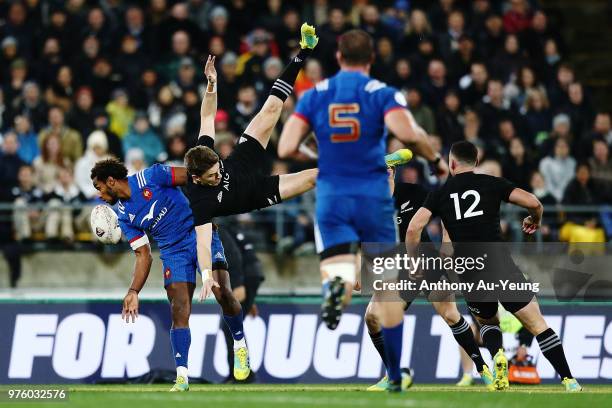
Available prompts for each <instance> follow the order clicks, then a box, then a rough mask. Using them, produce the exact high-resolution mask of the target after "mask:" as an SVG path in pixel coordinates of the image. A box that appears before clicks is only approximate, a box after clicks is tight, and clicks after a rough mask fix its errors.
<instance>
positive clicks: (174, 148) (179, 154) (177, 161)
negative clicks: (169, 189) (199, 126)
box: [166, 111, 219, 166]
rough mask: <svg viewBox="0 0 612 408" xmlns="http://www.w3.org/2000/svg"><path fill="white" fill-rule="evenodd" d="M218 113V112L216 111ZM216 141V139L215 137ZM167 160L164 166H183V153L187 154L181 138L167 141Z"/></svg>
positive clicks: (177, 137) (185, 144)
mask: <svg viewBox="0 0 612 408" xmlns="http://www.w3.org/2000/svg"><path fill="white" fill-rule="evenodd" d="M217 112H219V111H217ZM215 139H216V137H215ZM167 150H168V158H167V159H166V164H169V165H173V166H183V165H184V164H183V163H184V161H183V159H184V158H185V153H187V143H185V138H184V137H181V136H174V137H172V138H170V139H169V140H168V149H167Z"/></svg>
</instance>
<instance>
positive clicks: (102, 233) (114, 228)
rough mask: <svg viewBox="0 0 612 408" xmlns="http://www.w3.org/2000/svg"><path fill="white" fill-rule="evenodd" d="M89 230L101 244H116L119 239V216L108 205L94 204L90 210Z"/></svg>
mask: <svg viewBox="0 0 612 408" xmlns="http://www.w3.org/2000/svg"><path fill="white" fill-rule="evenodd" d="M90 222H91V231H92V232H93V233H94V234H95V235H96V237H98V241H100V242H102V243H103V244H116V243H117V242H119V240H120V239H121V228H120V227H119V217H117V214H115V212H114V211H113V209H112V208H110V207H109V206H108V205H103V204H100V205H96V206H95V207H94V209H93V211H92V212H91V219H90Z"/></svg>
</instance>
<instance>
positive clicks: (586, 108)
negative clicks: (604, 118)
mask: <svg viewBox="0 0 612 408" xmlns="http://www.w3.org/2000/svg"><path fill="white" fill-rule="evenodd" d="M568 96H569V101H568V103H567V105H565V107H563V110H564V111H565V112H566V113H567V114H568V116H569V117H570V121H571V123H572V127H571V129H572V134H573V135H574V136H576V138H578V139H580V138H581V137H582V136H583V135H584V134H585V133H586V132H588V130H589V128H590V127H591V123H593V118H594V117H595V112H594V111H593V107H592V106H591V103H590V102H589V100H588V98H587V97H586V96H585V95H584V87H583V86H582V84H581V83H580V82H574V83H573V84H570V86H569V88H568Z"/></svg>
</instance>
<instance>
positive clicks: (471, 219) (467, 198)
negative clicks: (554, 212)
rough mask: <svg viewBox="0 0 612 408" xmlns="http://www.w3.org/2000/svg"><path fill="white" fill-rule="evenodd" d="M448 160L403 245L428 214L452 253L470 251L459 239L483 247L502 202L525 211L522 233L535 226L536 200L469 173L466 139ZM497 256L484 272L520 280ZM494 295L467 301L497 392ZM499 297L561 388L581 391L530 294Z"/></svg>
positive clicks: (411, 242) (494, 237) (500, 362)
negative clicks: (446, 174) (444, 175)
mask: <svg viewBox="0 0 612 408" xmlns="http://www.w3.org/2000/svg"><path fill="white" fill-rule="evenodd" d="M448 160H449V168H450V171H451V174H452V176H453V177H451V178H450V179H449V180H448V181H447V182H446V183H445V184H444V185H443V186H442V187H441V188H440V189H438V190H436V191H432V192H431V193H429V195H428V196H427V198H426V199H425V202H424V203H423V206H422V207H421V208H420V209H419V210H418V211H417V213H416V214H415V215H414V217H412V220H411V221H410V225H409V226H408V231H407V233H406V242H407V245H408V246H410V247H412V248H414V247H416V245H418V244H419V242H420V240H421V232H422V231H423V228H425V226H426V225H427V223H428V222H429V220H430V219H431V218H432V217H434V216H439V217H440V218H441V220H442V222H443V223H444V226H445V228H446V230H447V232H448V234H449V236H450V240H451V241H452V242H453V245H454V246H455V252H456V253H457V252H459V254H460V255H463V254H466V253H467V254H471V253H472V252H473V251H474V249H473V248H472V247H470V246H469V245H466V244H464V243H480V244H479V245H484V244H483V243H488V242H501V232H500V225H499V208H500V204H501V203H502V202H509V203H512V204H515V205H518V206H519V207H522V208H524V209H526V210H527V211H528V212H529V216H527V217H526V218H525V219H524V220H523V231H524V232H525V233H526V234H533V233H534V232H535V231H537V230H538V228H539V227H540V222H541V220H542V213H543V212H544V210H543V207H542V203H540V201H539V200H538V199H537V198H536V197H535V196H534V195H533V194H531V193H528V192H527V191H525V190H522V189H520V188H517V187H515V186H514V185H513V184H512V183H510V182H509V181H507V180H505V179H503V178H501V177H493V176H488V175H484V174H475V173H474V168H475V167H476V166H477V164H478V152H477V150H476V147H475V146H474V145H473V144H471V143H469V142H466V141H461V142H457V143H455V144H453V145H452V147H451V150H450V154H449V159H448ZM487 248H491V247H490V246H489V247H487ZM493 250H495V249H494V248H493ZM470 251H472V252H470ZM499 254H500V255H501V257H500V258H498V259H497V263H496V264H495V265H494V269H489V271H488V272H494V271H495V270H501V271H502V272H503V273H504V278H506V279H509V280H511V281H512V282H514V283H517V284H522V283H525V282H526V279H525V277H524V276H523V274H522V273H521V271H520V270H519V269H518V267H517V266H516V265H515V264H514V261H513V260H512V258H511V257H510V255H509V254H507V253H506V252H505V251H503V249H502V251H500V253H499ZM476 275H478V274H477V273H473V272H472V273H470V272H465V273H462V274H458V276H459V279H460V280H461V281H467V282H469V281H473V280H475V279H477V277H476ZM485 275H486V272H485ZM467 296H468V294H466V297H467ZM495 297H496V298H495V299H490V300H489V299H487V300H488V301H480V300H479V299H475V300H474V299H473V298H472V299H471V300H470V299H469V298H468V299H467V300H468V301H467V304H468V308H469V309H470V312H471V313H472V315H473V316H474V317H475V318H476V319H477V320H478V322H479V323H480V325H481V329H480V335H481V337H482V341H483V343H484V344H485V346H486V347H487V349H489V351H490V352H491V355H492V356H494V357H493V360H494V364H495V370H494V371H495V382H494V385H495V388H496V389H499V390H503V389H507V388H508V386H509V382H508V361H507V359H506V356H505V355H504V352H503V348H502V332H501V330H500V327H499V319H498V317H497V309H498V298H499V294H495ZM499 300H500V301H501V304H502V305H503V306H504V308H505V309H506V310H507V311H508V312H511V313H512V314H514V316H516V318H517V319H518V320H519V321H520V322H521V323H522V324H523V326H524V327H525V328H526V329H527V330H529V331H530V332H531V333H532V334H533V335H534V336H535V337H536V339H537V341H538V343H539V345H540V349H541V350H542V354H544V357H546V358H547V359H548V361H550V363H551V365H552V366H553V367H554V368H555V370H556V371H557V373H558V374H559V376H560V377H561V379H562V383H563V385H564V386H565V389H566V390H567V391H568V392H576V391H581V390H582V387H581V386H580V384H578V382H577V381H576V379H575V378H574V377H573V376H572V373H571V371H570V368H569V366H568V364H567V359H566V358H565V352H564V350H563V345H562V344H561V340H560V339H559V336H557V334H556V333H555V332H554V330H553V329H551V328H550V327H548V325H547V324H546V321H545V320H544V318H543V317H542V313H541V312H540V307H539V305H538V302H537V301H536V299H535V297H534V295H533V293H531V292H525V293H520V294H517V296H516V298H515V299H510V300H511V301H508V300H509V299H507V298H506V297H505V296H504V298H502V299H499Z"/></svg>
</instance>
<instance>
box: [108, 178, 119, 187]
mask: <svg viewBox="0 0 612 408" xmlns="http://www.w3.org/2000/svg"><path fill="white" fill-rule="evenodd" d="M116 182H117V180H115V178H114V177H109V178H107V179H106V184H107V185H108V186H109V187H113V186H114V185H115V183H116Z"/></svg>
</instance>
